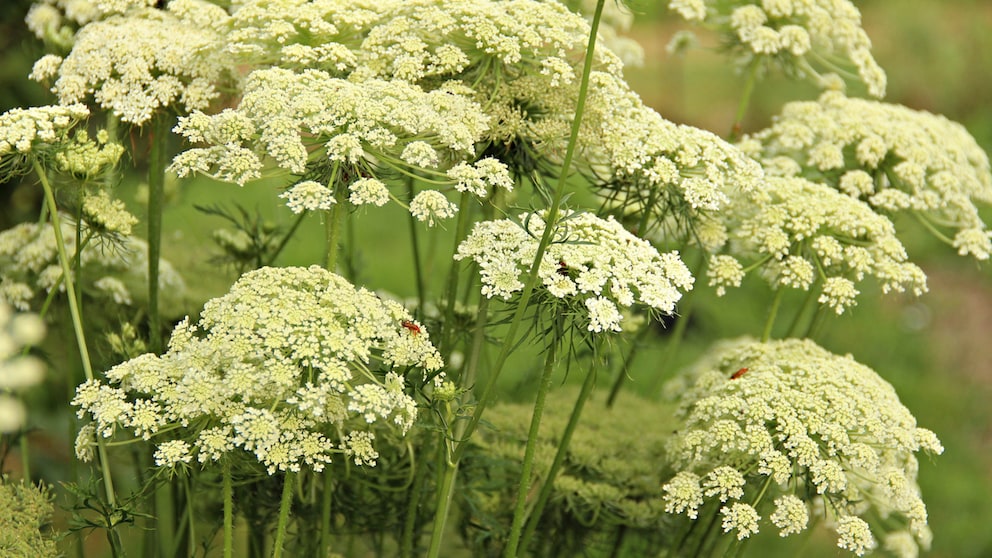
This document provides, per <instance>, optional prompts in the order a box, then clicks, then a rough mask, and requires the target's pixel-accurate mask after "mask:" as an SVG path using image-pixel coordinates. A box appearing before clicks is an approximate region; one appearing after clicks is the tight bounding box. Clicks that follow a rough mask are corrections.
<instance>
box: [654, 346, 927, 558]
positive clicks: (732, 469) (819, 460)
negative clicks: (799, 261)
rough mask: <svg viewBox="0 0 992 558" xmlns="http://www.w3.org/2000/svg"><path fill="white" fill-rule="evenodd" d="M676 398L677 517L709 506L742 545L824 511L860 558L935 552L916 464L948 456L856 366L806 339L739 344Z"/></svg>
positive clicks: (693, 376) (677, 388)
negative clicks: (896, 540)
mask: <svg viewBox="0 0 992 558" xmlns="http://www.w3.org/2000/svg"><path fill="white" fill-rule="evenodd" d="M735 371H737V373H735ZM669 389H670V393H671V394H673V395H674V396H675V397H676V400H677V401H678V403H679V410H678V417H679V418H680V419H681V420H682V425H681V426H680V427H679V429H678V431H677V433H676V435H675V436H674V437H673V438H672V440H671V446H670V454H671V458H672V460H673V465H674V466H675V468H676V470H677V471H679V472H678V473H677V474H676V475H675V476H674V477H673V478H672V479H671V480H670V481H669V482H668V483H667V484H666V485H665V491H666V496H665V502H666V506H667V509H668V511H669V512H671V513H685V514H686V515H688V516H689V517H691V518H695V517H696V516H697V514H699V513H701V511H702V507H703V506H704V505H705V504H706V503H708V502H713V504H714V505H722V508H721V511H720V513H721V514H722V515H723V528H724V531H727V532H730V531H735V532H736V534H737V536H738V538H744V537H747V536H750V535H751V534H753V533H755V532H757V530H758V525H759V522H760V519H761V518H760V515H761V514H762V513H766V512H767V511H771V513H770V515H769V516H768V517H769V519H770V520H771V522H772V523H773V524H774V525H775V526H776V527H778V528H779V530H780V534H781V535H782V536H786V535H789V534H792V533H797V532H800V531H803V530H804V529H806V527H807V524H808V522H809V521H810V519H811V516H810V513H811V511H813V510H821V511H822V510H825V512H826V514H827V517H826V519H827V520H828V524H830V525H833V526H834V529H835V530H836V532H837V534H838V546H840V547H841V548H846V549H848V550H850V551H852V552H854V553H855V554H857V555H859V556H860V555H863V554H864V553H866V552H867V551H869V550H871V549H872V548H873V547H874V546H875V545H876V544H877V543H876V542H875V538H874V537H875V534H881V533H885V532H893V533H902V532H908V533H909V534H911V536H912V537H913V538H914V539H915V543H914V545H915V544H920V545H923V546H926V545H928V544H929V539H930V531H929V528H928V527H927V512H926V506H925V505H924V503H923V500H922V499H921V498H920V493H919V488H918V486H917V484H916V473H917V468H918V462H917V459H916V456H915V453H916V452H918V451H921V450H922V451H925V452H928V453H934V454H939V453H941V452H942V451H943V447H942V446H941V444H940V442H939V441H938V440H937V437H936V436H935V435H934V433H933V432H931V431H929V430H926V429H924V428H920V427H918V426H917V424H916V419H914V418H913V415H912V414H911V413H910V412H909V410H908V409H906V408H905V407H904V406H903V405H902V404H901V403H900V402H899V398H898V397H897V396H896V393H895V391H894V390H893V389H892V386H891V385H889V384H888V383H887V382H885V381H884V380H883V379H882V378H881V377H879V376H878V374H876V373H875V372H874V371H872V370H871V369H869V368H868V367H866V366H864V365H862V364H859V363H857V362H855V361H854V360H853V359H852V358H851V357H850V356H838V355H834V354H831V353H829V352H828V351H826V350H824V349H822V348H820V347H818V346H817V345H816V344H814V343H813V342H811V341H808V340H784V341H773V342H769V343H758V342H754V341H751V340H747V339H744V340H737V341H731V342H726V343H724V344H722V345H719V346H717V347H715V348H714V349H713V350H712V351H711V352H710V354H709V355H708V356H707V357H706V358H705V359H704V360H703V361H702V362H700V363H699V364H697V365H696V366H695V367H694V369H693V370H691V371H689V372H688V373H687V374H685V375H684V376H683V377H681V378H678V379H676V380H675V381H673V383H672V384H671V385H670V386H669ZM715 500H719V502H720V504H716V503H715ZM817 502H819V503H817ZM883 518H884V522H883V521H882V519H883ZM910 542H913V541H910Z"/></svg>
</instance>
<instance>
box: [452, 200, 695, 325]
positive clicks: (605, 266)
mask: <svg viewBox="0 0 992 558" xmlns="http://www.w3.org/2000/svg"><path fill="white" fill-rule="evenodd" d="M544 226H545V225H544V221H543V219H542V216H541V215H537V214H526V213H525V214H521V215H520V216H519V218H518V219H517V220H511V219H502V220H498V221H483V222H480V223H477V224H476V225H475V228H474V229H473V230H472V233H471V234H470V235H469V236H468V238H466V239H465V240H464V241H463V242H462V243H461V245H459V246H458V252H457V253H456V255H455V259H458V260H461V259H466V258H468V259H472V260H474V261H475V262H476V263H477V264H478V265H479V272H480V274H481V275H482V294H484V295H485V296H487V297H490V298H492V297H493V296H498V297H501V298H503V299H504V300H509V299H510V298H511V297H512V296H513V295H514V294H515V293H517V292H519V291H520V290H522V289H523V287H524V283H523V281H524V279H525V278H526V274H527V273H528V271H529V270H530V266H531V264H532V263H533V261H534V255H535V254H536V253H537V247H538V239H539V238H540V237H541V235H542V234H543V232H544ZM553 238H554V239H555V241H553V242H552V243H551V245H549V246H548V248H547V251H546V252H545V254H544V257H543V259H542V260H541V264H540V267H539V269H538V276H539V277H540V280H541V288H542V289H543V290H544V291H546V292H547V293H548V294H549V295H550V296H552V297H555V298H558V299H566V300H569V301H574V302H576V303H578V304H580V305H581V308H580V309H577V311H578V312H579V313H580V314H582V315H583V319H584V320H587V322H588V323H587V324H586V325H587V328H588V330H589V331H592V332H596V333H599V332H603V331H621V330H622V327H621V321H622V315H621V313H620V310H621V309H622V308H626V307H630V306H633V305H635V304H640V305H643V306H647V307H648V308H649V309H651V310H652V311H657V312H660V313H662V314H672V313H674V312H675V303H676V302H677V301H678V300H679V299H680V298H681V297H682V293H683V292H686V291H688V290H690V289H691V288H692V285H693V281H694V280H693V277H692V275H691V274H690V273H689V270H688V268H686V266H685V264H684V263H682V260H681V259H680V258H679V255H678V252H669V253H666V254H659V253H658V251H657V250H656V249H655V248H654V247H653V246H651V244H650V243H648V242H647V241H646V240H643V239H641V238H638V237H636V236H634V235H633V234H631V233H630V232H628V231H627V230H626V229H624V228H623V226H622V225H620V223H618V222H617V221H616V220H615V219H613V218H612V217H610V218H608V219H601V218H599V217H596V216H595V215H593V214H591V213H572V214H567V215H565V216H564V217H563V218H562V219H561V220H560V221H559V222H558V224H557V226H556V230H555V231H554V234H553Z"/></svg>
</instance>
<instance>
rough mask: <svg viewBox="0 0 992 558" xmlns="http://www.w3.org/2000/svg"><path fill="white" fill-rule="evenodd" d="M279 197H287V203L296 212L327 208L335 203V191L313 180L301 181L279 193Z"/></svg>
mask: <svg viewBox="0 0 992 558" xmlns="http://www.w3.org/2000/svg"><path fill="white" fill-rule="evenodd" d="M279 197H280V198H283V199H285V200H286V205H287V206H288V207H289V209H290V210H292V212H293V213H296V214H299V213H303V212H304V211H317V210H327V209H330V208H331V206H332V205H334V203H335V200H334V192H332V191H331V190H330V188H328V187H327V186H324V185H323V184H321V183H320V182H316V181H313V180H304V181H303V182H299V183H297V184H296V185H294V186H293V187H291V188H290V189H289V190H286V191H285V192H283V193H282V194H279Z"/></svg>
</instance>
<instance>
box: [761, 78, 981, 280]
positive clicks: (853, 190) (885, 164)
mask: <svg viewBox="0 0 992 558" xmlns="http://www.w3.org/2000/svg"><path fill="white" fill-rule="evenodd" d="M742 147H743V148H744V149H745V150H746V151H748V152H750V153H751V154H752V155H753V156H755V157H758V158H761V159H764V160H771V161H774V160H777V159H782V158H788V159H791V160H792V161H794V163H793V165H791V166H785V167H782V166H778V167H776V166H774V165H766V167H768V170H769V172H770V173H774V174H800V175H802V176H805V177H807V178H810V179H812V180H815V181H817V182H823V183H826V184H830V185H831V186H833V187H835V188H837V189H839V190H841V191H842V192H844V193H846V194H848V195H850V196H852V197H856V198H860V199H863V200H865V201H867V202H868V203H869V204H870V205H872V206H873V207H875V208H876V209H878V210H879V211H882V212H900V211H907V212H911V213H913V214H916V215H917V216H918V217H920V218H921V219H922V220H923V221H924V224H926V225H927V226H928V227H929V228H930V229H931V230H932V231H933V232H935V233H936V234H937V235H938V237H940V238H942V239H943V240H945V241H946V242H948V243H949V244H952V245H953V246H954V247H955V248H957V250H958V252H959V253H960V254H962V255H968V254H970V255H972V256H974V257H975V258H977V259H980V260H985V259H988V257H989V254H990V253H992V241H990V238H989V232H988V231H987V230H986V226H985V223H984V222H983V221H982V219H981V217H980V215H979V213H978V209H977V208H976V206H975V204H976V202H980V203H983V204H990V203H992V172H990V167H989V159H988V156H987V155H986V154H985V152H984V151H983V150H982V148H981V147H980V146H979V145H978V144H977V143H976V142H975V139H974V138H973V137H972V136H971V135H970V134H969V133H968V131H967V130H966V129H965V128H964V127H963V126H961V125H960V124H957V123H955V122H952V121H950V120H948V119H946V118H944V117H942V116H939V115H934V114H930V113H928V112H922V111H915V110H911V109H908V108H906V107H903V106H900V105H892V104H886V103H881V102H876V101H867V100H864V99H853V98H847V97H845V96H844V95H842V94H840V93H836V92H828V93H824V94H823V95H822V96H821V97H820V98H819V100H817V101H809V102H794V103H789V104H787V105H786V106H785V108H784V109H783V110H782V113H781V114H780V115H779V116H778V117H777V118H776V119H775V121H774V123H773V124H772V126H771V127H769V128H766V129H765V130H762V131H760V132H758V133H756V134H754V135H753V136H751V137H750V138H747V139H745V140H744V141H743V142H742ZM796 163H797V164H796ZM776 169H777V170H776ZM947 230H951V231H954V232H953V234H954V236H953V238H950V237H949V236H950V235H947V236H945V233H944V232H943V231H947Z"/></svg>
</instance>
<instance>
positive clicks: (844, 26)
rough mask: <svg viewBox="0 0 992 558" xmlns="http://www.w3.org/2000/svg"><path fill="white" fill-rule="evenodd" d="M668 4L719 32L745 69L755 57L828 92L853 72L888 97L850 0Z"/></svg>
mask: <svg viewBox="0 0 992 558" xmlns="http://www.w3.org/2000/svg"><path fill="white" fill-rule="evenodd" d="M668 6H669V8H670V9H671V10H673V11H675V12H676V13H678V14H679V15H680V16H682V17H683V18H685V19H686V20H687V21H689V22H692V23H695V24H698V25H701V26H705V27H708V28H713V29H716V31H717V32H718V33H719V34H720V35H721V37H722V38H723V39H724V42H725V44H728V45H730V47H731V52H733V53H734V54H736V55H738V56H739V57H740V61H741V63H742V65H746V64H747V63H749V62H751V61H752V60H754V59H755V58H757V59H758V60H757V61H758V62H762V63H764V64H773V65H778V66H781V67H782V69H783V70H785V71H786V72H787V73H788V74H790V75H793V76H795V77H798V78H801V79H805V80H808V81H812V82H813V83H815V84H817V85H819V86H820V87H823V88H825V89H833V88H835V87H837V81H838V80H839V78H838V77H837V73H836V72H838V71H842V72H849V73H852V74H857V76H858V78H859V79H860V81H861V82H862V83H863V84H864V86H865V87H866V88H867V89H868V93H869V94H870V95H871V96H872V97H878V98H881V97H884V96H885V86H886V77H885V72H884V71H883V70H882V68H881V67H879V65H878V63H877V62H876V61H875V59H874V57H872V55H871V39H869V38H868V34H867V33H865V30H864V29H863V28H862V27H861V13H860V12H859V11H858V9H857V8H856V7H855V6H854V4H853V3H852V2H850V1H849V0H733V1H730V2H726V1H720V0H670V1H669V3H668ZM840 85H841V86H843V83H841V84H840Z"/></svg>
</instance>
